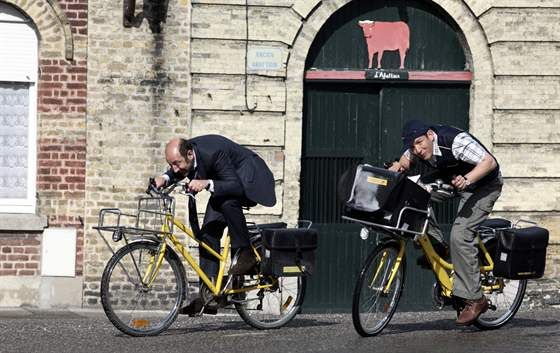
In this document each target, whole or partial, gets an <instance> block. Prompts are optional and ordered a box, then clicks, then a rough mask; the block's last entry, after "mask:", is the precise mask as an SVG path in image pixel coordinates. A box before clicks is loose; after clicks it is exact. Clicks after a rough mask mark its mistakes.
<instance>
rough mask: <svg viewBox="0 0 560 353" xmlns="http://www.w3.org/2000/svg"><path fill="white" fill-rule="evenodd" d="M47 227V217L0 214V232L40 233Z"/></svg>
mask: <svg viewBox="0 0 560 353" xmlns="http://www.w3.org/2000/svg"><path fill="white" fill-rule="evenodd" d="M47 225H48V222H47V216H41V215H36V214H22V213H0V231H18V232H42V231H43V229H45V228H46V227H47Z"/></svg>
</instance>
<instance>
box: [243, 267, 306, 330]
mask: <svg viewBox="0 0 560 353" xmlns="http://www.w3.org/2000/svg"><path fill="white" fill-rule="evenodd" d="M257 285H260V286H264V287H266V288H260V289H254V290H250V291H246V292H241V293H239V294H236V295H234V299H233V300H234V303H235V309H236V310H237V312H238V313H239V316H241V318H242V319H243V321H245V322H246V323H247V324H249V325H251V326H253V327H255V328H258V329H260V330H266V329H274V328H279V327H282V326H284V325H285V324H287V323H288V322H290V320H292V319H293V318H294V317H295V316H296V315H297V313H298V312H299V310H300V308H301V305H302V303H303V297H304V295H305V287H306V278H305V277H275V276H260V275H259V276H249V275H246V276H236V278H235V279H234V288H243V287H255V286H257Z"/></svg>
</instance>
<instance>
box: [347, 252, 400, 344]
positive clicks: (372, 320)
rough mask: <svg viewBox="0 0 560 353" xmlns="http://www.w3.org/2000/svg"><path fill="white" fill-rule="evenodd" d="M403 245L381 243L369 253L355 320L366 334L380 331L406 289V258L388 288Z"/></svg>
mask: <svg viewBox="0 0 560 353" xmlns="http://www.w3.org/2000/svg"><path fill="white" fill-rule="evenodd" d="M398 253H399V245H398V244H397V243H394V242H389V243H384V244H381V245H378V246H377V247H376V248H375V249H374V250H373V251H372V252H371V254H370V255H369V256H368V258H367V260H366V262H365V264H364V266H363V267H362V271H361V272H360V277H359V278H358V281H357V282H356V287H355V288H354V294H353V298H352V322H353V324H354V328H355V329H356V331H357V332H358V333H359V334H360V335H361V336H364V337H368V336H375V335H377V334H379V333H380V332H381V331H383V329H384V328H385V326H387V324H388V323H389V321H390V320H391V317H393V314H394V313H395V310H396V308H397V304H398V303H399V299H400V297H401V293H402V290H403V283H404V275H405V268H406V262H405V258H404V257H403V259H402V263H401V264H400V266H399V269H398V270H397V273H396V275H395V277H394V278H393V282H392V283H391V286H390V287H389V288H388V291H384V289H385V287H386V285H387V283H388V282H389V278H390V276H391V271H392V269H393V266H394V265H395V262H396V260H397V255H398Z"/></svg>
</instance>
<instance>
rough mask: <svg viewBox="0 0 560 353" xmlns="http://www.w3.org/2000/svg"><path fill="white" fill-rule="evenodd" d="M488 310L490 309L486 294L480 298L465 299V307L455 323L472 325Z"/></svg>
mask: <svg viewBox="0 0 560 353" xmlns="http://www.w3.org/2000/svg"><path fill="white" fill-rule="evenodd" d="M486 310H488V299H486V297H485V296H484V295H483V296H482V298H480V299H478V300H465V307H464V308H463V310H462V311H461V313H460V314H459V317H458V318H457V321H455V323H456V324H457V325H459V326H469V325H472V324H473V323H474V322H475V321H476V319H478V317H479V316H480V314H482V313H485V312H486Z"/></svg>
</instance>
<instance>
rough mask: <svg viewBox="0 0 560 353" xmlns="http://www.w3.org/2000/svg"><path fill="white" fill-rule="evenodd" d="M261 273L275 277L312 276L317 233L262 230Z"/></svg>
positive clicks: (305, 230) (309, 231)
mask: <svg viewBox="0 0 560 353" xmlns="http://www.w3.org/2000/svg"><path fill="white" fill-rule="evenodd" d="M262 241H263V254H262V262H261V272H262V273H263V274H265V275H275V276H303V275H311V274H313V270H314V266H315V250H316V249H317V231H316V230H315V229H306V228H291V229H264V230H263V231H262Z"/></svg>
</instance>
